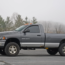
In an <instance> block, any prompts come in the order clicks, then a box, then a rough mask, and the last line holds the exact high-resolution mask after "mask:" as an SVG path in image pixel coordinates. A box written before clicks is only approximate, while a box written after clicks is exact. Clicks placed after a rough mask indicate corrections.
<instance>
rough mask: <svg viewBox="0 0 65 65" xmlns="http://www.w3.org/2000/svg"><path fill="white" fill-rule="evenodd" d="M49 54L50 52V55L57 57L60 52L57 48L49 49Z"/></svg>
mask: <svg viewBox="0 0 65 65" xmlns="http://www.w3.org/2000/svg"><path fill="white" fill-rule="evenodd" d="M47 52H48V53H49V54H50V55H56V54H57V52H58V49H57V48H49V49H47Z"/></svg>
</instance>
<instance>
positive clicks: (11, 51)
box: [9, 45, 17, 54]
mask: <svg viewBox="0 0 65 65" xmlns="http://www.w3.org/2000/svg"><path fill="white" fill-rule="evenodd" d="M16 52H17V47H16V46H14V45H12V46H10V47H9V53H10V54H15V53H16Z"/></svg>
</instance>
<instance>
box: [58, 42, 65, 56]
mask: <svg viewBox="0 0 65 65" xmlns="http://www.w3.org/2000/svg"><path fill="white" fill-rule="evenodd" d="M59 53H60V55H61V56H65V43H64V44H61V45H60V47H59Z"/></svg>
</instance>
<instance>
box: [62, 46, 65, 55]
mask: <svg viewBox="0 0 65 65" xmlns="http://www.w3.org/2000/svg"><path fill="white" fill-rule="evenodd" d="M62 51H63V53H64V54H65V46H64V47H63V49H62Z"/></svg>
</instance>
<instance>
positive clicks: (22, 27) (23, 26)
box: [15, 25, 26, 31]
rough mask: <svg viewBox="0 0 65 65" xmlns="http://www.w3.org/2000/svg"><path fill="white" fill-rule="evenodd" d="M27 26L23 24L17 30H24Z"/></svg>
mask: <svg viewBox="0 0 65 65" xmlns="http://www.w3.org/2000/svg"><path fill="white" fill-rule="evenodd" d="M25 27H26V25H22V26H20V27H18V28H16V29H15V31H21V30H23V29H24V28H25Z"/></svg>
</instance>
